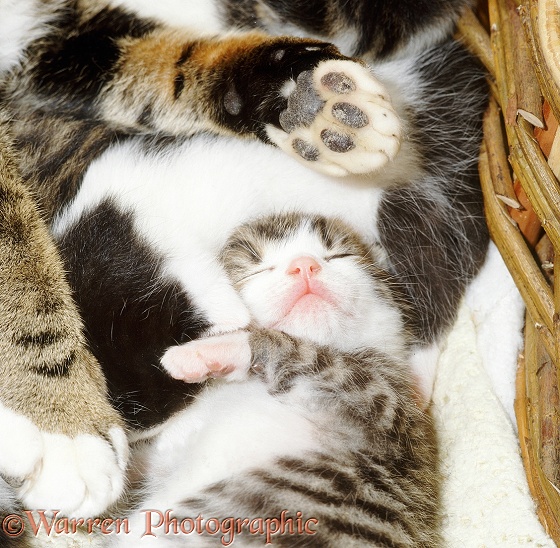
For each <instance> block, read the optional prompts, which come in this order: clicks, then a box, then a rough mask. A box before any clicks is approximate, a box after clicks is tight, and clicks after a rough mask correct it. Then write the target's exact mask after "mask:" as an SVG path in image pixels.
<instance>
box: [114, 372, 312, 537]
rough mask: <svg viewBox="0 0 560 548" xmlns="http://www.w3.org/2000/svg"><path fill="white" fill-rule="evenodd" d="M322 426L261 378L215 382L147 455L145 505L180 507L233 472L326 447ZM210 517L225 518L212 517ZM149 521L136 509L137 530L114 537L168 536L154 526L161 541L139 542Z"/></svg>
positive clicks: (134, 525)
mask: <svg viewBox="0 0 560 548" xmlns="http://www.w3.org/2000/svg"><path fill="white" fill-rule="evenodd" d="M316 432H317V428H316V426H315V425H314V424H313V423H312V422H311V421H310V420H309V419H306V418H304V417H302V416H301V414H300V413H298V411H297V409H293V408H292V407H291V406H288V405H283V404H282V403H281V402H280V401H279V400H277V399H275V398H273V397H271V396H270V394H269V393H268V392H267V390H266V387H265V385H264V384H263V383H262V382H261V381H259V380H249V381H245V382H243V383H221V384H219V385H216V384H215V385H214V386H213V387H212V388H210V389H209V390H206V391H204V392H203V393H202V394H201V395H200V396H199V397H197V400H196V401H195V402H194V403H193V404H192V405H191V406H189V407H188V408H187V409H185V410H184V411H182V412H181V413H180V414H178V415H177V416H176V417H175V418H174V419H171V421H169V423H168V426H167V428H166V429H165V430H164V431H163V432H162V434H161V435H160V436H159V437H158V438H156V439H155V440H154V441H153V442H152V444H151V445H150V446H149V448H148V450H147V451H145V453H144V454H143V456H144V457H145V458H146V461H145V462H142V463H141V467H142V468H147V469H148V470H150V474H149V487H148V492H149V493H150V496H149V497H148V498H147V499H146V500H144V501H143V502H142V510H143V509H154V510H161V511H163V512H165V510H167V509H171V510H177V509H179V508H180V506H181V502H182V501H183V500H185V499H186V498H188V497H189V496H192V495H195V494H196V493H197V492H199V491H200V490H201V489H203V488H204V487H205V486H208V485H211V484H212V483H214V482H216V481H220V480H223V479H225V478H227V477H228V476H230V475H231V474H232V472H235V473H236V474H238V473H242V472H243V471H244V470H246V469H248V468H253V467H259V466H266V465H267V464H269V463H270V462H272V461H274V460H275V459H276V458H277V457H279V456H281V455H286V454H289V455H290V456H293V457H296V458H297V457H298V456H300V455H302V454H303V453H304V452H306V451H309V450H313V449H317V448H319V447H320V443H319V442H320V440H318V439H317V437H316V436H317V434H316ZM192 517H193V518H195V517H196V515H194V516H192ZM210 517H219V516H206V518H210ZM222 517H223V516H222ZM145 519H146V514H145V513H142V512H135V513H134V514H133V515H132V516H131V517H130V529H131V533H130V534H128V535H121V536H119V537H118V538H117V537H113V538H112V539H110V540H112V541H114V542H115V544H116V545H118V546H122V547H125V546H130V547H131V548H137V547H138V546H151V545H154V546H157V545H158V541H161V542H164V541H165V539H166V536H165V535H164V534H163V531H162V530H157V531H156V530H155V531H154V532H155V533H159V535H161V536H158V537H156V538H157V541H156V538H154V537H151V538H150V537H144V538H143V539H142V540H141V542H140V541H139V537H141V536H142V534H143V533H144V532H145V530H146V525H145ZM171 536H172V535H170V537H171ZM183 538H185V537H183ZM187 538H188V541H189V546H190V545H193V546H197V536H196V534H193V535H190V536H189V537H187Z"/></svg>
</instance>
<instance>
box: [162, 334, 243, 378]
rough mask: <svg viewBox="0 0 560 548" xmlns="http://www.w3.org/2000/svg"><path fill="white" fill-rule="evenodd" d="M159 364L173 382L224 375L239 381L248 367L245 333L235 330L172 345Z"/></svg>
mask: <svg viewBox="0 0 560 548" xmlns="http://www.w3.org/2000/svg"><path fill="white" fill-rule="evenodd" d="M161 364H162V365H163V367H165V369H166V370H167V372H168V373H169V374H170V375H171V376H172V377H173V378H174V379H178V380H181V381H185V382H202V381H204V380H206V379H208V378H213V377H226V376H227V379H228V380H240V379H242V378H244V377H245V375H246V373H247V371H248V370H249V368H250V366H251V348H250V346H249V333H248V332H247V331H237V332H235V333H226V334H224V335H215V336H213V337H207V338H204V339H198V340H196V341H191V342H188V343H185V344H182V345H180V346H172V347H171V348H169V349H168V350H167V352H166V353H165V354H164V355H163V357H162V358H161Z"/></svg>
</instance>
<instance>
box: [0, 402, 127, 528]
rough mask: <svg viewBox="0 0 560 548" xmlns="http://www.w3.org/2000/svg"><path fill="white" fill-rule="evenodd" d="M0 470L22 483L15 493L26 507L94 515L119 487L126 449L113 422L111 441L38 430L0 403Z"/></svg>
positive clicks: (113, 499) (121, 435)
mask: <svg viewBox="0 0 560 548" xmlns="http://www.w3.org/2000/svg"><path fill="white" fill-rule="evenodd" d="M0 431H1V432H2V436H1V438H0V470H1V471H2V474H4V475H6V476H7V477H9V478H13V479H14V480H15V481H16V483H21V485H18V486H17V488H16V493H17V495H18V496H19V498H20V499H21V500H22V502H23V504H24V505H25V506H26V507H28V508H45V509H48V510H55V509H56V510H60V512H61V513H62V514H65V515H69V516H72V515H73V516H76V517H89V516H94V515H96V514H97V513H99V512H102V511H104V510H105V509H106V508H107V506H109V504H111V503H112V502H114V501H115V500H116V498H117V497H118V496H119V495H120V493H121V491H122V488H123V477H124V475H123V473H124V469H125V466H126V460H127V455H128V444H127V440H126V437H125V434H124V432H123V431H122V430H121V429H120V428H113V429H112V430H111V431H110V432H109V436H110V438H111V444H109V443H108V442H107V441H105V440H104V439H102V438H100V437H97V436H92V435H88V434H82V435H78V436H76V437H73V438H70V437H68V436H64V435H62V434H51V433H47V432H42V431H40V430H39V429H38V428H37V427H36V426H35V424H34V423H32V422H31V421H30V420H29V419H27V418H26V417H24V416H23V415H20V414H18V413H15V412H14V411H12V410H10V409H8V408H7V407H6V406H4V405H2V404H1V403H0Z"/></svg>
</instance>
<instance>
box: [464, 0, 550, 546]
mask: <svg viewBox="0 0 560 548" xmlns="http://www.w3.org/2000/svg"><path fill="white" fill-rule="evenodd" d="M557 24H558V25H559V26H560V9H559V8H558V4H557V2H556V0H521V2H520V1H519V0H488V2H487V4H486V3H485V4H484V5H481V6H480V8H479V12H478V16H477V15H475V14H474V13H472V12H469V13H467V14H466V15H465V16H464V17H463V19H462V20H461V22H460V23H459V28H458V32H459V35H460V37H461V38H462V39H463V41H464V42H465V43H466V44H467V45H468V46H469V47H470V48H471V49H472V51H474V52H475V53H476V54H477V56H478V57H479V58H480V60H481V61H482V62H483V64H484V65H485V66H486V68H487V69H488V72H489V74H490V77H489V79H490V83H491V90H492V98H491V103H490V106H489V108H488V111H487V113H486V116H485V120H484V142H483V145H482V149H481V155H480V163H479V171H480V179H481V184H482V189H483V193H484V199H485V208H486V215H487V219H488V226H489V229H490V233H491V235H492V238H493V240H494V242H495V243H496V245H497V246H498V248H499V250H500V252H501V254H502V256H503V258H504V261H505V263H506V264H507V266H508V268H509V270H510V272H511V274H512V276H513V278H514V280H515V282H516V284H517V286H518V288H519V291H520V293H521V295H522V297H523V299H524V301H525V304H526V307H527V315H526V322H525V323H526V325H525V349H524V352H523V355H522V356H521V357H520V364H519V372H518V380H517V389H516V390H517V397H516V415H517V422H518V427H519V439H520V443H521V449H522V454H523V461H524V465H525V470H526V472H527V477H528V480H529V486H530V488H531V491H532V493H533V497H534V499H535V502H536V504H537V510H538V514H539V517H540V519H541V521H542V523H543V525H544V526H545V528H546V530H547V532H548V533H549V535H550V536H551V537H552V538H553V539H554V540H555V542H556V543H557V544H560V491H559V488H560V403H559V391H558V387H559V378H560V316H559V311H560V184H559V181H558V178H557V177H558V176H559V175H560V131H557V128H558V123H557V121H558V120H560V32H559V31H558V29H557V28H556V25H557ZM556 52H557V55H556ZM555 173H556V175H555ZM555 273H557V274H558V275H555Z"/></svg>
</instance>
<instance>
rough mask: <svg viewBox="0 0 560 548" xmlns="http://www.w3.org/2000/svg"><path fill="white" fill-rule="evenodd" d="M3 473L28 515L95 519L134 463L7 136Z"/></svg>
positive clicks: (0, 223) (2, 245)
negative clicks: (33, 511) (47, 512)
mask: <svg viewBox="0 0 560 548" xmlns="http://www.w3.org/2000/svg"><path fill="white" fill-rule="evenodd" d="M0 291H1V293H2V298H1V299H0V355H1V356H2V360H1V361H0V401H1V403H0V432H1V435H0V474H2V475H3V476H4V477H5V478H6V479H7V480H8V481H9V482H10V483H12V484H13V485H14V486H15V487H16V492H17V494H18V496H19V497H21V499H22V501H23V504H24V505H25V506H26V507H27V508H45V509H59V510H60V511H62V512H64V513H66V514H77V515H80V516H82V515H84V516H85V515H94V514H97V513H99V512H102V511H103V510H104V509H105V508H106V507H107V506H108V505H109V504H110V503H112V502H113V501H114V500H115V499H116V498H117V497H118V496H119V494H120V492H121V490H122V487H123V477H124V468H125V465H126V460H127V453H128V447H127V441H126V436H125V433H124V430H123V428H122V421H121V420H120V418H119V416H118V414H117V413H116V412H115V411H114V409H113V408H112V407H111V405H110V403H109V401H108V399H107V392H106V386H105V382H104V379H103V376H102V373H101V370H100V368H99V365H98V363H97V362H96V360H95V359H94V358H93V356H92V355H91V353H90V352H89V350H88V349H87V347H86V343H85V339H84V336H83V334H82V324H81V321H80V318H79V315H78V311H77V309H76V307H75V305H74V303H73V301H72V297H71V294H70V290H69V288H68V286H67V285H66V282H65V280H64V274H63V270H62V264H61V262H60V260H59V257H58V254H57V252H56V249H55V247H54V244H53V243H52V242H51V240H50V237H49V234H48V232H47V228H46V227H45V226H44V224H43V223H42V221H41V219H40V217H39V214H38V212H37V209H36V207H35V205H34V203H33V201H32V198H31V195H30V193H29V192H28V191H27V189H26V188H25V187H24V185H23V183H22V182H21V180H20V179H19V177H18V174H17V171H16V165H15V162H14V159H13V157H12V156H11V153H10V148H9V143H8V140H7V138H6V136H5V134H3V135H2V136H1V137H0Z"/></svg>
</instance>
